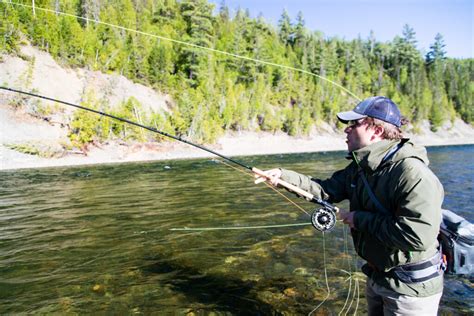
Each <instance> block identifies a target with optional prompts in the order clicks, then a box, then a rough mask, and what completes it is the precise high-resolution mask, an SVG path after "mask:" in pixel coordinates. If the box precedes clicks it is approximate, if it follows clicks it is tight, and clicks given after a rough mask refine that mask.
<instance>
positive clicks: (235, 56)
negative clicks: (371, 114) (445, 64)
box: [1, 0, 361, 102]
mask: <svg viewBox="0 0 474 316" xmlns="http://www.w3.org/2000/svg"><path fill="white" fill-rule="evenodd" d="M1 2H3V3H5V4H11V5H17V6H21V7H25V8H29V9H33V8H34V9H35V10H39V11H44V12H47V13H54V14H56V15H63V16H68V17H72V18H76V19H81V20H84V21H87V22H93V23H96V24H102V25H106V26H110V27H112V28H118V29H121V30H123V31H127V32H132V33H136V34H140V35H145V36H150V37H154V38H157V39H160V40H165V41H169V42H172V43H176V44H180V45H185V46H189V47H193V48H198V49H203V50H207V51H209V52H212V53H218V54H221V55H225V56H230V57H234V58H238V59H243V60H247V61H252V62H255V63H259V64H262V65H268V66H273V67H279V68H283V69H287V70H292V71H296V72H300V73H303V74H307V75H310V76H313V77H316V78H319V79H321V80H324V81H327V82H329V83H331V84H332V85H334V86H336V87H338V88H339V89H341V90H342V91H344V92H346V93H347V94H349V95H350V96H352V97H353V98H354V99H356V100H357V102H360V101H361V99H360V98H359V97H357V96H356V95H355V94H354V93H352V92H351V91H350V90H348V89H347V88H344V87H343V86H342V85H340V84H338V83H336V82H335V81H333V80H331V79H328V78H326V77H323V76H320V75H317V74H315V73H312V72H310V71H307V70H304V69H301V68H296V67H291V66H286V65H282V64H277V63H273V62H269V61H265V60H260V59H256V58H252V57H247V56H242V55H238V54H234V53H229V52H226V51H223V50H219V49H215V48H210V47H205V46H200V45H196V44H192V43H188V42H184V41H180V40H176V39H173V38H169V37H164V36H160V35H156V34H152V33H148V32H143V31H139V30H134V29H131V28H128V27H124V26H121V25H116V24H111V23H107V22H102V21H100V20H94V19H90V18H87V17H82V16H78V15H75V14H71V13H66V12H61V11H56V10H51V9H46V8H42V7H37V6H34V7H33V6H32V5H28V4H23V3H18V2H10V1H9V2H6V0H1Z"/></svg>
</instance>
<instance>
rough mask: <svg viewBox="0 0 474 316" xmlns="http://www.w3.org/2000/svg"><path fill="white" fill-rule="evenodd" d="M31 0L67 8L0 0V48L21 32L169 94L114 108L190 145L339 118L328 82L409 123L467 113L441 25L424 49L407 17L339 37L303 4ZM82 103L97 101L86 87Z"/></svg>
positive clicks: (469, 80)
mask: <svg viewBox="0 0 474 316" xmlns="http://www.w3.org/2000/svg"><path fill="white" fill-rule="evenodd" d="M25 3H27V4H31V3H30V2H25ZM34 3H35V6H36V7H37V8H47V9H50V10H56V11H60V12H66V13H69V14H70V15H63V14H55V13H54V12H47V11H44V10H38V9H37V10H35V11H33V10H32V9H31V8H28V7H21V6H15V5H14V4H9V3H7V2H2V3H0V11H1V13H0V15H1V19H0V32H1V33H0V35H1V36H0V42H1V50H2V52H3V53H8V54H19V47H20V45H21V44H22V43H23V42H24V39H25V38H26V39H27V40H28V41H29V42H31V43H32V44H33V45H35V46H37V47H39V48H40V49H42V50H45V51H47V52H49V53H50V54H51V55H52V56H53V57H54V58H56V59H57V60H60V61H62V62H63V63H67V64H68V65H70V66H74V67H85V68H88V69H91V70H99V71H101V72H104V73H111V72H113V73H119V74H122V75H124V76H126V77H127V78H129V79H131V80H133V81H134V82H139V83H142V84H145V85H148V86H150V87H153V88H154V89H156V90H159V91H162V92H165V93H168V94H170V95H172V97H173V99H174V101H175V102H174V105H173V107H172V109H171V112H169V113H144V112H143V111H142V110H141V107H140V104H139V103H138V101H136V100H134V99H130V100H128V101H126V102H124V104H122V105H121V106H120V108H119V109H115V114H118V115H123V116H126V118H130V119H140V120H141V122H142V123H144V124H148V125H151V126H153V127H155V128H157V129H160V130H164V131H166V132H168V133H173V134H176V135H178V136H184V137H188V138H190V139H192V140H194V141H197V142H207V143H209V142H213V141H215V140H216V139H217V137H219V136H220V135H222V133H223V132H225V131H230V130H234V131H240V130H261V131H270V132H276V131H284V132H286V133H288V134H289V135H305V134H308V133H309V132H310V130H311V129H312V128H313V127H314V126H315V125H317V124H318V123H320V122H322V121H326V122H330V123H332V124H338V123H337V121H336V120H335V113H337V112H339V111H341V110H346V109H349V108H352V107H353V106H354V104H355V103H356V102H357V100H356V99H355V98H354V97H353V96H351V95H350V94H349V93H347V92H345V91H344V90H342V89H340V88H339V87H337V86H336V85H333V84H331V83H330V82H329V81H328V80H330V81H333V82H335V83H337V84H339V85H341V86H343V87H345V88H346V89H347V90H349V91H350V92H352V93H353V94H354V95H357V96H358V97H359V98H364V97H367V96H372V95H385V96H387V97H389V98H391V99H392V100H394V101H395V102H396V103H397V104H399V106H400V107H401V111H402V113H403V114H404V115H405V116H406V117H407V118H408V119H410V120H411V121H412V122H413V123H414V124H415V126H416V124H417V123H419V122H421V121H422V120H429V122H430V123H431V127H432V129H433V130H436V129H437V128H438V127H439V126H440V125H441V124H442V122H443V121H444V120H454V118H455V117H461V118H462V119H463V120H464V121H466V122H469V123H471V124H472V122H473V119H474V116H473V111H474V110H473V106H472V105H473V104H474V102H473V101H474V100H473V90H474V84H473V76H474V71H473V70H474V59H472V58H469V59H453V58H448V57H447V56H446V50H445V49H446V46H445V43H444V40H443V36H442V35H441V34H437V35H436V37H435V38H434V39H433V43H432V45H431V46H430V49H429V51H428V53H427V54H426V55H422V53H421V52H420V51H419V50H418V49H417V47H416V44H417V40H416V33H415V30H414V29H413V28H412V27H410V26H409V25H405V26H404V27H403V29H402V30H401V35H399V36H396V37H395V38H394V39H393V40H392V41H390V42H380V41H377V40H376V38H375V36H374V34H373V33H371V34H370V36H369V37H368V38H366V39H363V38H357V39H354V40H343V39H340V38H338V37H333V38H327V37H325V36H324V34H322V33H321V32H318V31H312V30H309V29H308V28H307V27H306V26H305V19H304V16H303V13H301V12H300V13H299V14H298V15H297V17H296V18H295V19H294V20H292V18H291V17H290V16H289V14H288V13H287V12H286V11H284V12H283V13H282V15H281V17H280V19H279V21H278V25H276V26H273V25H271V24H269V23H268V22H266V21H265V19H264V18H263V17H262V16H259V17H257V18H252V17H251V16H250V14H249V12H248V11H246V10H243V9H239V10H237V11H236V12H235V13H234V14H231V13H230V10H229V8H228V7H227V6H226V5H225V3H224V2H223V3H222V4H221V5H220V6H218V7H217V8H216V7H215V5H214V4H211V3H208V2H207V1H206V0H182V1H178V0H67V1H58V0H35V1H34ZM71 15H75V16H77V17H74V16H71ZM79 17H84V18H86V19H81V18H79ZM94 20H99V21H101V22H105V24H104V23H95V22H94ZM111 25H119V26H121V28H116V27H113V26H111ZM127 29H132V30H139V31H140V32H143V33H149V34H155V35H157V36H159V37H151V36H147V35H144V34H143V33H136V32H130V31H128V30H127ZM167 39H173V40H176V41H180V42H181V43H178V42H176V41H170V40H167ZM183 43H187V44H188V45H186V44H183ZM216 51H224V52H228V53H231V54H232V55H229V54H222V53H219V52H216ZM235 55H238V56H242V58H237V57H236V56H235ZM255 60H262V61H266V63H261V62H258V61H255ZM274 64H278V65H282V66H283V67H278V66H275V65H274ZM293 68H297V69H301V70H302V71H295V70H293ZM308 73H312V74H314V75H309V74H308ZM320 77H324V78H326V79H327V80H322V79H321V78H320ZM84 103H85V105H87V104H89V105H93V106H94V107H96V108H101V109H102V110H104V107H106V104H105V105H104V104H102V105H101V104H100V102H98V101H97V100H93V98H91V96H85V97H84ZM72 126H73V128H72V130H71V139H73V140H74V141H76V142H78V143H87V142H90V141H92V140H93V139H94V138H98V139H107V138H110V137H113V136H114V135H115V136H116V137H122V136H125V137H126V138H127V137H132V138H134V139H137V140H146V136H143V135H142V134H141V133H140V132H139V131H135V130H134V129H131V128H129V129H128V130H127V128H124V127H123V126H120V125H118V124H112V123H110V122H108V121H107V120H104V119H100V118H92V117H90V116H88V115H85V114H84V113H82V112H81V111H78V112H77V113H76V115H75V117H74V118H73V124H72Z"/></svg>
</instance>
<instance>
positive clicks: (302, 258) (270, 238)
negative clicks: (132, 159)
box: [0, 145, 474, 315]
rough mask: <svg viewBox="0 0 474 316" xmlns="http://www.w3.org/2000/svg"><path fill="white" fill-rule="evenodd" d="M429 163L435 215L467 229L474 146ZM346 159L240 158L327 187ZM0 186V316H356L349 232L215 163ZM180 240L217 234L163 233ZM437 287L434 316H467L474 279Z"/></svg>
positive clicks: (3, 181) (359, 279) (156, 165)
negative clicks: (324, 224) (437, 186)
mask: <svg viewBox="0 0 474 316" xmlns="http://www.w3.org/2000/svg"><path fill="white" fill-rule="evenodd" d="M428 151H429V157H430V160H431V168H432V169H433V170H434V172H435V173H436V174H437V175H438V177H439V178H440V180H441V182H442V183H443V185H444V187H445V191H446V198H445V204H444V206H445V208H450V209H452V210H455V211H456V212H458V213H459V214H462V215H463V216H465V217H467V218H468V219H469V220H470V221H471V222H472V221H474V213H473V212H472V204H473V202H474V198H473V197H474V192H473V190H474V184H473V179H474V160H473V157H474V146H472V145H471V146H448V147H432V148H429V150H428ZM343 156H344V154H343V153H342V152H327V153H324V152H323V153H305V154H288V155H271V156H258V157H241V158H238V159H239V160H240V161H241V162H243V163H245V164H247V165H250V166H257V167H260V168H262V169H266V168H271V167H277V166H280V167H284V168H289V169H293V170H297V171H299V172H302V173H306V174H311V175H314V176H316V177H327V176H328V175H330V174H331V173H332V172H334V171H335V170H337V169H340V168H342V167H344V166H345V165H346V164H347V161H346V160H345V159H343ZM0 185H1V188H2V189H1V191H0V232H1V233H0V314H17V313H43V314H51V313H54V314H91V313H101V314H104V313H107V314H108V313H110V314H137V315H140V314H162V313H164V314H177V315H186V314H187V315H238V314H242V315H243V314H253V315H255V314H261V315H269V314H270V315H271V314H283V313H285V314H308V313H309V312H311V311H313V310H314V314H315V315H326V314H327V315H332V314H338V313H340V312H342V313H349V314H353V313H356V314H364V313H365V311H366V307H365V298H364V287H365V283H364V276H363V275H362V274H361V273H360V272H358V271H359V270H358V268H359V267H360V265H361V264H362V262H361V261H360V260H358V259H357V257H356V256H355V255H354V253H353V249H352V243H351V238H350V236H348V231H347V229H346V228H345V227H343V225H341V224H340V223H337V225H336V228H335V229H334V230H333V231H331V232H327V233H324V234H322V233H320V232H317V231H316V230H314V229H313V228H312V227H311V226H310V225H308V223H309V217H308V215H307V214H305V212H304V211H303V210H300V209H299V208H297V207H295V206H294V205H292V204H290V203H289V202H288V201H287V200H286V199H284V198H283V197H281V196H280V195H278V194H276V193H275V192H274V191H272V190H271V189H269V188H267V187H266V186H265V185H264V184H259V185H254V184H253V179H252V178H251V177H250V176H248V175H245V174H243V173H240V172H238V171H236V170H234V169H232V168H229V167H228V166H225V165H224V164H223V163H222V162H219V161H217V160H214V159H200V160H179V161H176V160H175V161H159V162H149V163H127V164H116V165H98V166H80V167H66V168H65V167H61V168H45V169H36V170H21V171H2V172H0ZM286 196H287V197H289V198H291V199H292V200H294V201H296V202H297V203H298V204H299V205H300V207H302V208H304V210H305V211H306V212H308V213H310V212H311V211H312V209H313V208H314V205H312V204H310V203H308V202H306V201H304V200H301V199H295V198H294V197H293V196H292V195H289V194H286ZM340 206H342V207H344V206H345V205H344V204H341V205H340ZM295 223H302V224H303V225H304V226H288V227H278V228H251V226H266V225H287V224H295ZM249 226H250V227H249ZM184 227H187V228H216V227H217V228H222V230H204V231H193V230H173V229H175V228H184ZM235 227H238V228H240V229H228V228H235ZM445 284H446V286H445V292H444V296H443V299H442V303H441V311H442V312H443V313H445V314H451V313H454V314H463V313H466V314H468V313H472V312H473V311H474V289H473V280H472V279H471V280H469V279H466V278H460V277H452V276H448V277H446V281H445Z"/></svg>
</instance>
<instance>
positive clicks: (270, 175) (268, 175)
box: [255, 168, 281, 186]
mask: <svg viewBox="0 0 474 316" xmlns="http://www.w3.org/2000/svg"><path fill="white" fill-rule="evenodd" d="M263 173H264V174H265V176H262V175H258V174H255V179H256V180H255V184H258V183H260V182H264V181H268V182H269V183H271V184H272V185H274V186H277V185H278V180H279V179H280V177H281V169H279V168H276V169H270V170H266V171H264V172H263Z"/></svg>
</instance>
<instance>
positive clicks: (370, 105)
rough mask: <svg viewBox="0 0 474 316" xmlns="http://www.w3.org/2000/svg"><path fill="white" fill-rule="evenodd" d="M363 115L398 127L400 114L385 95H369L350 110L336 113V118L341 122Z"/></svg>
mask: <svg viewBox="0 0 474 316" xmlns="http://www.w3.org/2000/svg"><path fill="white" fill-rule="evenodd" d="M364 117H373V118H376V119H379V120H382V121H384V122H387V123H390V124H393V125H395V126H396V127H400V126H401V125H402V124H401V120H402V115H401V114H400V110H399V109H398V106H397V105H396V104H395V103H394V102H393V101H392V100H390V99H389V98H386V97H380V96H377V97H370V98H367V99H365V100H363V101H362V102H360V103H359V104H357V106H356V107H355V108H354V109H353V110H352V111H347V112H340V113H337V118H338V119H339V120H340V121H341V122H342V123H347V122H349V121H355V120H358V119H361V118H364Z"/></svg>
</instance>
